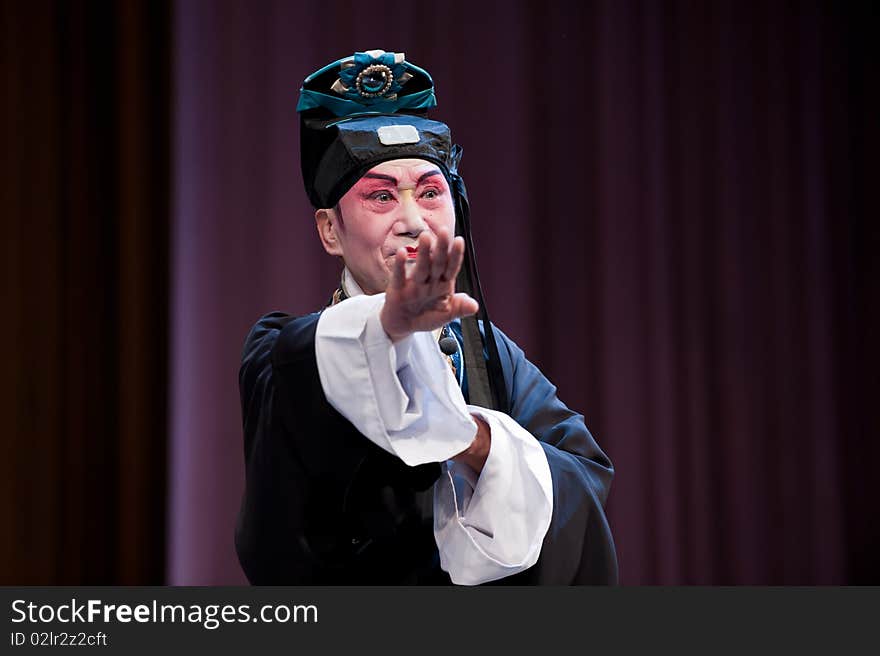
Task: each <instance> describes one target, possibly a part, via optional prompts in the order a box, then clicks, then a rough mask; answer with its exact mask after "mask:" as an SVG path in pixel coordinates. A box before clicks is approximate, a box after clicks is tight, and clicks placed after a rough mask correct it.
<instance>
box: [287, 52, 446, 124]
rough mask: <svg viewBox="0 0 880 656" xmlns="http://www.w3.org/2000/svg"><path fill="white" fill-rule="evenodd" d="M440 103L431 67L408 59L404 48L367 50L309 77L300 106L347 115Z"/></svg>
mask: <svg viewBox="0 0 880 656" xmlns="http://www.w3.org/2000/svg"><path fill="white" fill-rule="evenodd" d="M334 73H335V75H333V74H334ZM407 83H409V88H407V86H406V85H407ZM436 105H437V100H436V98H435V96H434V82H433V80H432V79H431V76H430V75H428V73H427V71H425V70H423V69H421V68H419V67H418V66H415V65H413V64H411V63H409V62H408V61H406V58H405V56H404V54H403V53H402V52H397V53H395V52H385V51H384V50H367V51H365V52H356V53H355V54H354V55H353V56H351V57H346V58H344V59H340V60H338V61H335V62H333V63H332V64H329V65H328V66H325V67H324V68H322V69H320V70H318V71H316V72H314V73H312V74H311V75H310V76H309V77H307V78H306V80H305V82H304V83H303V86H302V89H301V90H300V98H299V103H298V104H297V107H296V110H297V111H298V112H304V111H308V110H310V109H314V108H319V107H320V108H324V109H326V110H329V111H330V112H331V113H332V114H333V115H335V116H337V117H344V116H350V115H352V114H360V113H381V114H393V113H396V112H399V111H407V110H425V109H430V108H432V107H436Z"/></svg>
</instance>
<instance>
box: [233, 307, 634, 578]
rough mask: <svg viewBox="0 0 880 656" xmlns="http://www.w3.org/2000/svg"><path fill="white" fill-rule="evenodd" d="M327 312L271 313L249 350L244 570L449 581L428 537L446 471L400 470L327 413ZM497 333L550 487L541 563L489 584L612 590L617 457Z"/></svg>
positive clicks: (240, 548) (245, 359)
mask: <svg viewBox="0 0 880 656" xmlns="http://www.w3.org/2000/svg"><path fill="white" fill-rule="evenodd" d="M319 316H320V314H319V313H314V314H310V315H307V316H304V317H292V316H288V315H285V314H281V313H272V314H269V315H266V316H265V317H263V318H262V319H260V321H259V322H258V323H257V324H256V325H255V326H254V327H253V329H252V330H251V332H250V334H249V335H248V337H247V340H246V341H245V345H244V351H243V355H242V365H241V370H240V372H239V385H240V391H241V407H242V417H243V423H244V455H245V465H246V486H245V492H244V495H243V498H242V504H241V509H240V512H239V516H238V522H237V525H236V531H235V546H236V551H237V553H238V557H239V561H240V562H241V565H242V568H243V569H244V572H245V574H246V575H247V577H248V580H249V581H250V582H251V583H253V584H257V585H335V584H370V585H416V584H427V585H441V584H449V583H450V580H449V576H448V575H447V574H446V572H444V571H442V570H441V569H440V561H439V557H438V554H437V546H436V544H435V542H434V533H433V515H432V497H433V493H432V486H433V484H434V481H435V480H436V479H437V478H438V477H439V475H440V473H441V469H440V465H439V463H431V464H427V465H420V466H418V467H409V466H407V465H405V464H404V463H403V462H402V461H401V460H399V459H398V458H397V457H395V456H393V455H391V454H389V453H387V452H386V451H384V450H383V449H381V448H380V447H378V446H376V445H375V444H373V443H372V442H371V441H370V440H369V439H367V438H366V437H364V436H363V435H361V434H360V433H359V432H358V431H357V429H355V427H354V426H352V424H351V423H350V422H349V421H348V420H346V419H345V418H344V417H343V416H342V415H340V414H339V413H338V412H337V411H336V410H334V409H333V408H332V407H331V406H330V404H329V403H328V402H327V399H326V397H325V396H324V390H323V388H322V387H321V382H320V380H319V378H318V367H317V363H316V360H315V329H316V327H317V323H318V318H319ZM453 330H456V332H458V331H459V330H460V329H459V328H458V324H457V322H456V323H454V324H453ZM493 330H495V335H496V338H497V340H498V348H499V354H500V356H501V361H502V367H503V370H504V377H505V382H506V387H507V390H508V395H509V400H510V406H509V407H510V408H511V416H512V417H513V418H514V419H515V420H516V421H517V422H518V423H519V424H520V425H521V426H523V427H524V428H526V429H527V430H528V431H529V432H530V433H531V434H532V435H534V436H535V437H536V438H537V439H538V440H539V441H540V442H541V446H542V447H543V448H544V451H545V453H546V454H547V460H548V462H549V464H550V473H551V476H552V479H553V517H552V521H551V523H550V529H549V531H548V532H547V535H546V537H545V538H544V543H543V545H542V548H541V556H540V558H539V559H538V562H537V563H536V564H535V565H534V566H532V567H531V568H529V569H528V570H526V571H524V572H521V573H519V574H516V575H513V576H510V577H507V578H505V579H501V580H500V581H496V582H493V583H494V584H496V585H499V584H500V585H504V584H517V585H533V584H538V585H568V584H614V583H617V556H616V553H615V549H614V541H613V539H612V536H611V530H610V528H609V526H608V521H607V518H606V516H605V511H604V506H605V500H606V498H607V496H608V490H609V487H610V485H611V479H612V476H613V469H612V466H611V462H610V461H609V459H608V458H607V456H606V455H605V454H604V453H603V452H602V450H601V449H600V448H599V446H598V445H597V444H596V441H595V440H594V439H593V436H592V435H591V434H590V432H589V431H588V430H587V427H586V426H585V425H584V421H583V416H582V415H580V414H577V413H576V412H573V411H572V410H570V409H568V408H567V407H566V406H565V405H564V404H563V403H562V402H561V401H560V400H559V399H558V398H557V397H556V388H555V387H554V386H553V385H552V384H551V383H550V382H549V381H548V380H547V379H546V378H545V377H544V376H543V374H541V372H540V371H539V370H538V368H537V367H535V366H534V365H533V364H532V363H530V362H529V361H528V360H527V359H526V358H525V355H524V354H523V352H522V350H521V349H520V348H519V347H518V346H517V345H516V344H514V343H513V342H512V341H511V340H510V339H509V338H508V337H507V336H506V335H504V334H503V333H502V332H501V331H500V330H498V329H497V328H495V327H494V326H493ZM458 337H459V339H460V338H461V335H460V332H458ZM465 398H467V397H465Z"/></svg>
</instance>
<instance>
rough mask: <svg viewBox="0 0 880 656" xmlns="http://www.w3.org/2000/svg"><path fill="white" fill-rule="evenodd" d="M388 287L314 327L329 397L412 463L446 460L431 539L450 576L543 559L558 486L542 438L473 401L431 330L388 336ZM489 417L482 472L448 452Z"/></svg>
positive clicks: (462, 579) (459, 580) (463, 580)
mask: <svg viewBox="0 0 880 656" xmlns="http://www.w3.org/2000/svg"><path fill="white" fill-rule="evenodd" d="M384 302H385V295H384V294H376V295H372V296H367V295H359V296H354V297H352V298H349V299H347V300H346V301H344V302H342V303H338V304H337V305H334V306H332V307H330V308H327V309H326V310H324V312H323V313H322V314H321V317H320V319H319V320H318V325H317V328H316V333H315V355H316V359H317V363H318V374H319V376H320V380H321V385H322V387H323V389H324V394H325V396H326V397H327V400H328V402H329V403H330V405H332V406H333V407H334V408H335V409H336V410H338V411H339V413H340V414H342V416H344V417H345V418H346V419H348V420H349V421H350V422H351V423H352V424H353V425H354V426H355V428H357V429H358V431H360V432H361V433H362V434H363V435H365V436H366V437H367V438H368V439H370V440H372V441H373V442H374V443H376V444H377V445H378V446H380V447H382V448H383V449H385V450H386V451H388V452H390V453H392V454H394V455H396V456H398V457H399V458H400V459H401V460H403V462H405V463H406V464H407V465H410V466H415V465H421V464H424V463H428V462H444V463H445V464H444V466H443V470H444V472H443V475H441V477H440V479H439V480H438V481H437V482H436V483H435V485H434V538H435V541H436V542H437V547H438V550H439V553H440V564H441V567H442V568H443V569H444V570H445V571H447V572H449V575H450V578H451V579H452V582H453V583H456V584H459V585H476V584H479V583H485V582H487V581H493V580H496V579H500V578H503V577H505V576H510V575H511V574H516V573H517V572H520V571H523V570H525V569H527V568H529V567H531V566H532V565H534V564H535V562H536V561H537V560H538V556H539V555H540V552H541V544H542V542H543V540H544V536H545V534H546V533H547V529H548V528H549V526H550V518H551V515H552V512H553V485H552V481H551V478H550V467H549V465H548V463H547V457H546V455H545V454H544V450H543V449H542V448H541V446H540V444H539V443H538V441H537V440H536V439H535V438H534V437H533V436H532V435H531V434H530V433H529V432H528V431H526V430H525V429H524V428H523V427H522V426H520V425H519V424H517V423H516V422H515V421H514V420H513V419H512V418H511V417H509V416H508V415H505V414H503V413H501V412H496V411H494V410H487V409H485V408H479V407H477V406H468V405H466V403H465V401H464V397H463V396H462V393H461V389H460V388H459V387H458V384H457V383H456V381H455V377H454V376H453V375H452V370H451V369H450V367H449V364H448V362H447V360H446V358H445V357H443V355H442V353H441V352H440V349H439V347H438V345H437V342H436V340H435V339H434V337H433V335H431V334H430V333H424V332H420V333H413V334H412V335H410V336H409V337H407V338H406V339H403V340H400V341H399V342H397V343H396V344H394V343H392V342H391V340H390V339H389V338H388V336H387V335H386V334H385V330H384V329H383V328H382V324H381V322H380V320H379V312H380V310H381V309H382V305H383V304H384ZM471 413H473V414H475V415H478V416H480V417H481V418H482V419H483V420H484V421H486V422H487V423H488V424H489V427H490V430H491V433H492V441H491V446H490V450H489V455H488V457H487V459H486V464H485V465H484V467H483V471H482V473H481V474H480V475H479V476H477V474H476V473H475V472H474V471H473V470H472V469H470V467H468V466H467V465H463V464H459V463H455V462H453V461H451V460H449V459H450V458H451V457H452V456H454V455H456V454H458V453H460V452H462V451H464V450H465V449H466V448H467V447H468V446H470V444H471V442H473V439H474V437H475V435H476V432H477V425H476V422H475V421H474V420H473V418H472V417H471Z"/></svg>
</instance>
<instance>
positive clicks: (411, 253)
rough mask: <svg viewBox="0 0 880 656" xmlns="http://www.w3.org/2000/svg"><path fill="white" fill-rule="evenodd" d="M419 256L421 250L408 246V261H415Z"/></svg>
mask: <svg viewBox="0 0 880 656" xmlns="http://www.w3.org/2000/svg"><path fill="white" fill-rule="evenodd" d="M418 255H419V249H418V248H416V247H415V246H407V247H406V259H408V260H414V259H416V257H418Z"/></svg>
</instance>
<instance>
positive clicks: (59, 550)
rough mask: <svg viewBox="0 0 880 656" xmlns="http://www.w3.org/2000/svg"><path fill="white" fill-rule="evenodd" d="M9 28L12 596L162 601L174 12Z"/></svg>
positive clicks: (74, 7)
mask: <svg viewBox="0 0 880 656" xmlns="http://www.w3.org/2000/svg"><path fill="white" fill-rule="evenodd" d="M0 12H2V21H0V25H2V27H0V29H2V36H0V52H2V62H0V76H2V89H3V96H4V97H3V101H2V103H0V107H2V117H0V126H2V128H0V129H2V130H3V139H2V141H3V144H4V145H3V147H2V148H0V151H2V155H0V157H2V159H0V162H2V165H0V177H2V179H3V185H2V189H3V197H2V203H0V207H2V210H0V211H2V215H3V225H4V232H5V235H4V240H3V242H4V255H5V257H4V273H5V275H4V283H3V306H4V312H3V314H4V321H2V322H0V331H2V333H0V342H2V344H3V349H4V356H5V357H4V360H5V362H6V363H7V367H8V368H7V369H6V374H7V375H5V376H3V377H2V385H3V388H2V393H0V398H2V404H3V405H2V411H0V412H2V416H3V417H4V424H5V426H4V430H3V433H4V436H3V440H2V444H3V447H2V448H3V457H2V458H0V461H2V462H0V480H2V481H3V486H4V487H3V494H2V495H0V518H2V520H3V525H4V526H5V527H7V529H6V531H5V532H6V536H5V539H4V540H3V541H2V545H3V546H2V550H3V551H2V554H0V582H2V584H4V585H36V584H40V585H62V584H63V585H75V584H90V585H96V584H159V583H162V582H163V581H164V562H165V554H164V543H165V526H164V521H165V506H164V500H165V496H166V493H165V487H166V484H165V480H166V476H165V470H166V464H165V458H166V441H167V440H166V435H167V427H166V416H167V412H166V406H167V401H166V392H165V389H166V378H167V365H166V358H167V341H168V338H167V316H168V311H167V296H168V293H167V289H168V272H167V267H168V265H167V251H168V237H167V234H168V204H169V201H168V188H169V178H170V175H169V171H168V152H169V147H168V145H169V140H168V127H169V124H170V120H169V119H170V117H169V89H170V87H169V72H168V71H169V64H170V60H169V56H168V52H169V42H168V34H169V8H168V5H167V4H166V3H162V2H137V1H135V2H126V3H112V2H31V3H24V2H7V3H2V8H0Z"/></svg>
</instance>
